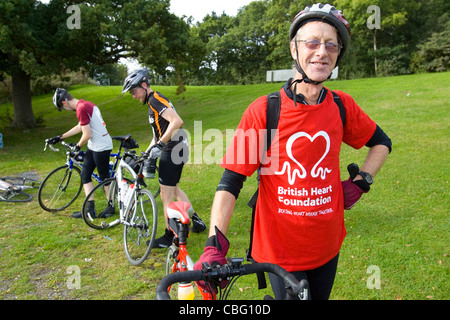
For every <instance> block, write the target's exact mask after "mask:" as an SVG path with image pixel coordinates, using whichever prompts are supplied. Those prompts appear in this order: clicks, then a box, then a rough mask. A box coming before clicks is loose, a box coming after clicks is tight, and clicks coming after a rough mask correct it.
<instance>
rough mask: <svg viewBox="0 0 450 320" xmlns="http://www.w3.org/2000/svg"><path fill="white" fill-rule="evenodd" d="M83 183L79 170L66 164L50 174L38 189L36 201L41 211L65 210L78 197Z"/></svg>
mask: <svg viewBox="0 0 450 320" xmlns="http://www.w3.org/2000/svg"><path fill="white" fill-rule="evenodd" d="M82 188H83V183H82V181H81V170H80V168H78V167H73V168H72V169H70V168H69V166H68V165H67V164H66V165H64V166H61V167H59V168H56V169H55V170H53V171H52V172H50V173H49V174H48V175H47V177H46V178H45V179H44V181H43V182H42V184H41V186H40V187H39V192H38V200H39V205H40V206H41V208H42V209H44V210H46V211H49V212H57V211H62V210H64V209H66V208H67V207H68V206H70V205H71V204H72V203H73V202H74V201H75V200H76V199H77V198H78V196H79V195H80V193H81V189H82Z"/></svg>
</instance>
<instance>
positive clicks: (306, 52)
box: [195, 4, 391, 299]
mask: <svg viewBox="0 0 450 320" xmlns="http://www.w3.org/2000/svg"><path fill="white" fill-rule="evenodd" d="M290 40H291V43H290V49H291V55H292V58H293V59H294V61H295V66H296V75H295V77H294V78H293V79H290V80H288V82H287V83H286V84H285V85H284V86H283V88H282V89H281V90H280V96H281V111H280V116H279V122H278V130H277V134H276V135H275V138H274V140H273V141H272V144H271V146H270V148H269V149H268V150H267V154H266V155H265V156H264V158H262V154H263V152H261V150H264V137H265V130H266V128H267V125H266V120H267V119H266V109H267V97H266V96H264V97H261V98H259V99H257V100H256V101H255V102H253V103H252V104H251V105H250V106H249V108H248V109H247V110H246V111H245V113H244V115H243V117H242V119H241V122H240V124H239V127H238V129H237V130H236V134H235V137H234V140H233V141H232V143H231V145H230V146H229V148H228V150H227V153H226V155H225V157H224V159H223V163H222V166H223V167H224V168H225V173H224V175H223V177H222V180H221V182H220V184H219V187H218V189H217V192H216V196H215V199H214V203H213V207H212V212H211V229H210V238H209V239H208V241H207V243H206V247H205V252H204V253H203V254H202V256H201V257H200V260H199V262H198V263H197V264H196V265H195V268H196V269H201V264H202V263H203V262H209V263H210V264H211V265H213V263H216V262H218V263H220V264H222V263H224V262H225V256H226V253H227V250H228V246H229V243H228V240H227V239H226V237H225V234H226V232H227V228H228V225H229V222H230V219H231V216H232V213H233V209H234V205H235V202H236V199H237V197H238V195H239V192H240V190H241V188H242V185H243V182H244V180H245V178H246V177H250V176H251V175H252V174H253V173H254V172H255V171H256V170H258V169H259V168H260V169H261V171H260V185H259V196H258V201H257V204H256V211H255V219H254V226H253V228H254V229H253V230H254V231H253V235H252V237H253V245H252V252H251V254H252V258H253V259H255V260H256V261H257V262H269V263H275V264H278V265H280V266H282V267H283V268H285V269H286V270H287V271H290V272H292V273H293V274H294V275H295V276H296V277H297V278H298V279H299V280H300V279H303V278H307V280H308V281H309V285H310V293H311V298H312V299H328V298H329V295H330V292H331V289H332V286H333V282H334V276H335V273H336V268H337V262H338V256H339V251H340V248H341V245H342V242H343V240H344V238H345V235H346V230H345V225H344V208H345V209H350V208H351V207H352V206H353V205H355V203H356V202H357V201H358V200H359V198H360V197H361V195H362V194H363V193H365V192H368V191H369V189H370V185H371V184H372V182H373V177H374V176H375V175H376V174H377V172H378V171H379V170H380V168H381V167H382V165H383V163H384V162H385V160H386V158H387V156H388V154H389V152H390V150H391V141H390V139H389V138H388V137H387V135H386V134H385V133H384V132H383V130H381V128H380V127H379V126H377V124H376V123H375V122H374V121H373V120H371V119H370V118H369V116H368V115H367V114H365V113H364V111H363V110H362V109H361V108H360V107H359V106H358V105H357V104H356V103H355V101H354V100H353V99H352V98H351V97H350V96H349V95H348V94H346V93H343V92H340V91H337V92H335V93H336V94H337V95H338V96H339V98H340V99H341V101H342V103H343V105H344V107H345V125H343V121H342V119H341V116H340V111H339V107H338V106H337V104H336V102H335V100H334V98H333V94H332V92H331V91H330V90H328V89H327V88H325V87H324V86H323V82H324V81H325V80H327V79H328V78H329V77H330V75H331V73H332V71H333V69H334V68H335V67H336V66H337V64H338V63H339V61H340V60H341V58H342V56H343V54H344V53H345V51H346V49H347V48H348V46H349V43H350V27H349V25H348V22H347V21H346V20H345V18H344V16H343V15H342V12H341V11H338V10H336V9H335V8H334V7H333V6H330V5H322V4H315V5H313V6H312V7H310V8H309V7H307V8H306V9H305V10H303V11H302V12H301V13H299V14H298V15H297V17H296V18H295V19H294V21H293V22H292V25H291V30H290ZM342 142H344V143H346V144H348V145H349V146H351V147H353V148H355V149H360V148H362V147H364V146H367V147H369V148H370V150H369V152H368V155H367V158H366V161H365V162H364V164H363V166H362V167H361V171H359V172H357V174H356V176H354V177H353V179H352V178H351V179H349V180H347V181H344V182H341V180H340V170H339V153H340V150H341V144H342ZM261 159H263V160H261ZM269 277H270V281H271V285H272V289H273V291H274V293H275V297H276V298H277V299H278V298H283V297H284V296H283V294H284V293H285V289H284V284H283V282H282V281H281V280H280V279H278V277H276V276H274V275H271V274H269ZM200 285H202V284H200Z"/></svg>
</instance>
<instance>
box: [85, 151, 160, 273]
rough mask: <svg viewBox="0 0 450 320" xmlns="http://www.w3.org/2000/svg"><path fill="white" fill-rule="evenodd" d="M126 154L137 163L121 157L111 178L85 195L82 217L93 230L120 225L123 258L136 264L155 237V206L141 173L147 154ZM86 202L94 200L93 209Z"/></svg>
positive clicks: (146, 252) (143, 256) (146, 251)
mask: <svg viewBox="0 0 450 320" xmlns="http://www.w3.org/2000/svg"><path fill="white" fill-rule="evenodd" d="M127 155H129V156H131V157H132V158H133V160H134V161H133V163H135V164H136V165H137V166H136V167H132V166H130V164H129V163H130V162H127V161H125V160H124V159H121V160H120V162H119V165H118V167H117V172H116V175H115V177H114V178H109V179H106V180H104V181H103V182H101V183H99V184H98V185H97V186H95V187H94V189H93V190H92V191H91V192H90V193H89V194H88V195H87V197H86V199H85V200H84V203H83V209H82V217H83V220H84V222H86V224H87V225H88V226H90V227H91V228H94V229H97V230H103V229H107V228H112V227H115V226H117V225H119V224H122V225H123V226H124V231H123V241H124V249H125V254H126V256H127V259H128V261H129V262H130V263H131V264H132V265H140V264H141V263H143V262H144V261H145V259H146V258H147V257H148V255H149V254H150V251H151V249H152V246H153V242H154V240H155V234H156V227H157V207H156V201H155V198H154V196H153V194H152V193H151V192H150V191H149V190H147V189H145V188H147V185H146V183H145V181H144V175H143V174H142V171H143V167H144V166H143V165H142V163H143V161H144V160H146V159H147V158H148V155H147V154H146V153H142V154H141V156H140V157H138V156H137V155H135V154H132V153H128V154H127ZM136 169H137V171H136ZM89 201H94V203H95V210H94V211H92V209H91V208H92V207H89V206H88V202H89ZM117 212H118V213H119V217H118V218H117Z"/></svg>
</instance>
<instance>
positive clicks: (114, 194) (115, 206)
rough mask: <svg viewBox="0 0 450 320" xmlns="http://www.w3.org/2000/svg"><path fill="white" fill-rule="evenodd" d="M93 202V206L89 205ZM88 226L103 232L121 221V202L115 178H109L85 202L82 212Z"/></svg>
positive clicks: (96, 187)
mask: <svg viewBox="0 0 450 320" xmlns="http://www.w3.org/2000/svg"><path fill="white" fill-rule="evenodd" d="M89 201H93V203H92V204H93V205H92V204H91V205H88V202H89ZM81 212H82V217H83V220H84V222H86V224H87V225H88V226H89V227H91V228H94V229H97V230H102V229H106V228H109V227H112V226H115V225H117V224H118V223H114V222H115V221H117V220H118V219H119V216H120V215H119V201H118V191H117V182H116V179H115V178H109V179H106V180H104V181H102V182H101V183H99V184H98V185H96V186H95V187H94V189H92V191H91V192H90V193H89V194H88V195H87V197H86V199H84V202H83V208H82V210H81Z"/></svg>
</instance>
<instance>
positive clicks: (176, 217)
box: [156, 201, 309, 300]
mask: <svg viewBox="0 0 450 320" xmlns="http://www.w3.org/2000/svg"><path fill="white" fill-rule="evenodd" d="M192 214H193V209H192V206H191V205H190V204H189V203H187V202H183V201H177V202H172V203H171V204H169V205H168V208H167V216H168V218H169V227H170V229H171V230H172V231H173V233H174V235H175V237H174V240H173V244H172V245H171V246H170V247H169V249H168V252H167V259H166V276H165V277H164V278H163V280H162V281H161V282H160V283H159V284H158V287H157V291H156V298H157V299H158V300H167V299H176V298H178V299H193V298H194V296H195V292H194V287H193V285H192V281H205V282H206V283H208V287H209V290H205V289H203V288H201V287H199V286H197V285H196V287H197V289H198V291H199V292H200V295H201V297H202V298H203V300H226V299H227V298H228V294H229V292H230V290H231V288H232V287H233V285H234V283H235V282H236V280H237V279H238V278H239V277H240V276H242V275H248V274H253V273H256V274H261V273H264V272H271V273H274V274H276V275H278V276H280V277H282V278H283V279H284V280H285V281H286V284H287V293H288V294H287V295H286V299H296V298H300V299H301V300H306V299H307V298H308V290H309V285H308V282H307V280H302V281H301V282H299V281H298V280H297V279H296V278H295V276H293V275H292V274H290V273H289V272H287V271H286V270H285V269H283V268H282V267H280V266H278V265H275V264H270V263H252V264H246V265H243V264H242V262H243V261H244V259H243V258H228V259H227V261H228V262H229V264H227V265H223V266H219V267H215V268H212V267H211V266H209V265H208V264H204V265H203V269H202V270H197V271H194V262H193V261H192V259H191V257H190V256H189V253H188V251H187V239H188V236H189V226H190V219H191V218H192ZM222 279H227V280H230V281H229V282H228V285H227V287H226V288H225V289H224V291H223V292H222V291H221V290H220V291H218V293H219V297H217V294H216V292H217V291H216V290H213V287H214V288H215V287H218V286H217V285H218V283H219V282H220V281H222ZM177 283H178V287H176V286H174V284H177ZM219 288H220V287H219Z"/></svg>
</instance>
